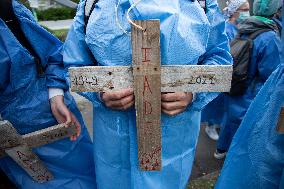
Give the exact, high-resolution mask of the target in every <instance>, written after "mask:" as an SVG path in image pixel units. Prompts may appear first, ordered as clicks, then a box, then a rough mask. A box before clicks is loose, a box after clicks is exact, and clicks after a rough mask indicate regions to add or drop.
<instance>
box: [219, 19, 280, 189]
mask: <svg viewBox="0 0 284 189" xmlns="http://www.w3.org/2000/svg"><path fill="white" fill-rule="evenodd" d="M282 23H283V21H282ZM283 48H284V37H282V42H281V49H282V51H281V64H280V65H279V66H278V68H277V69H276V70H275V71H274V72H273V73H272V74H271V76H270V77H269V78H268V80H267V81H266V83H265V84H264V86H263V87H262V88H261V90H260V92H259V93H258V95H257V96H256V98H255V100H254V101H253V102H252V104H251V106H250V107H249V109H248V111H247V114H246V115H245V117H244V120H243V122H242V124H241V125H240V128H239V129H238V131H237V133H236V135H235V137H234V139H233V142H232V145H231V147H230V150H229V153H228V155H227V158H226V161H225V163H224V166H223V169H222V172H221V175H220V177H219V179H218V181H217V184H216V187H215V188H216V189H237V188H246V189H255V188H259V189H283V188H284V158H283V157H284V134H283V133H282V134H281V133H278V131H277V129H276V127H277V125H278V121H279V119H280V118H281V117H280V111H281V108H283V107H284V95H283V94H284V51H283ZM282 126H283V122H282Z"/></svg>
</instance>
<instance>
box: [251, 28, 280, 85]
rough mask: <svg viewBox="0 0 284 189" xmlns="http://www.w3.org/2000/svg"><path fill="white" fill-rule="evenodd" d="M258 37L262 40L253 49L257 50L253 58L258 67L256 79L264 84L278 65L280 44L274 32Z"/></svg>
mask: <svg viewBox="0 0 284 189" xmlns="http://www.w3.org/2000/svg"><path fill="white" fill-rule="evenodd" d="M259 37H260V38H262V39H260V40H261V42H260V43H259V44H258V47H256V48H255V49H259V50H258V51H257V52H256V53H254V54H255V55H254V56H253V57H254V58H255V61H254V62H257V65H258V77H259V78H260V79H261V81H264V82H265V81H266V80H267V79H268V77H269V76H270V75H271V73H272V72H273V71H274V70H275V69H276V67H277V66H278V65H279V63H280V55H281V48H280V45H281V44H280V38H279V37H278V36H277V34H276V33H275V32H267V33H264V34H262V35H261V36H259Z"/></svg>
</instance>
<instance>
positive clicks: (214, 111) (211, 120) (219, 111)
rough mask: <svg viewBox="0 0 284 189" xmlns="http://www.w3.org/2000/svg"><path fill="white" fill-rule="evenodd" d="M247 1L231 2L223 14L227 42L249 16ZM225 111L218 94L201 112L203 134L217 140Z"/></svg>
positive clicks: (221, 95)
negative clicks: (218, 129)
mask: <svg viewBox="0 0 284 189" xmlns="http://www.w3.org/2000/svg"><path fill="white" fill-rule="evenodd" d="M249 9H250V6H249V3H248V1H247V0H231V1H230V2H229V4H228V6H227V7H226V8H224V10H223V14H224V16H225V18H226V29H225V30H226V34H227V36H228V39H229V42H231V41H232V40H233V39H234V38H235V37H236V35H237V33H238V29H237V24H238V23H239V22H241V21H243V20H245V19H246V18H248V17H249V16H250V13H249ZM225 116H226V111H225V107H224V94H220V95H219V96H218V97H217V98H216V99H214V100H213V101H211V102H210V103H209V104H208V105H207V106H206V107H205V108H204V110H203V111H202V116H201V122H203V123H204V124H205V132H206V134H207V135H208V136H209V138H211V139H212V140H218V138H219V135H218V132H217V128H220V126H222V123H223V120H224V119H225V118H224V117H225Z"/></svg>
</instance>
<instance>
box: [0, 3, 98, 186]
mask: <svg viewBox="0 0 284 189" xmlns="http://www.w3.org/2000/svg"><path fill="white" fill-rule="evenodd" d="M62 61H63V56H62V43H61V42H60V41H59V40H58V39H56V38H55V37H54V36H53V35H51V34H50V33H49V32H47V31H46V30H44V29H43V28H42V27H41V26H39V25H38V23H36V21H35V20H34V18H33V16H32V14H31V12H30V11H29V10H28V9H26V8H25V7H24V5H22V4H20V3H19V2H17V1H15V0H0V114H1V116H2V118H3V119H4V120H8V121H10V122H11V123H12V124H13V126H14V127H15V128H16V130H17V131H18V133H19V134H21V135H24V134H27V133H30V132H34V131H37V130H40V129H44V128H47V127H50V126H53V125H56V124H58V123H63V122H65V123H66V124H67V125H70V124H75V125H76V126H77V128H78V134H77V135H76V136H72V137H71V139H72V141H71V140H70V139H64V140H61V141H58V142H55V143H52V144H48V145H45V146H42V147H38V148H34V149H33V151H34V152H35V153H36V154H37V155H38V156H39V158H40V159H41V160H42V161H43V163H44V164H45V165H46V166H47V168H48V169H49V170H50V172H51V173H52V174H53V175H54V180H51V181H49V182H46V183H44V184H39V183H37V182H35V181H34V180H33V179H32V178H31V177H30V176H29V175H28V174H27V173H26V172H25V171H24V170H23V169H22V168H21V167H20V166H19V165H18V164H16V163H15V162H14V161H13V160H12V159H11V158H10V157H5V158H2V159H0V168H1V169H2V170H3V171H4V172H5V174H6V175H7V176H8V177H9V178H10V180H11V181H13V182H14V183H15V185H16V186H17V187H18V188H22V189H51V188H52V189H59V188H60V189H89V188H93V189H94V188H96V180H95V166H94V161H93V153H92V152H93V146H92V142H91V139H90V137H89V134H88V132H87V129H86V127H85V125H84V122H83V118H82V116H81V114H80V111H79V110H78V108H77V107H76V103H75V101H74V99H73V97H72V96H71V95H70V93H69V92H68V85H67V84H66V80H65V77H64V67H63V63H62ZM63 96H64V97H63ZM80 126H81V135H79V134H80ZM75 139H77V140H76V141H74V140H75Z"/></svg>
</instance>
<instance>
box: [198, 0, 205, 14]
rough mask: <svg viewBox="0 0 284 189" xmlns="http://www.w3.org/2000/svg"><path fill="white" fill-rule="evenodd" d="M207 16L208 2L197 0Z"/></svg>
mask: <svg viewBox="0 0 284 189" xmlns="http://www.w3.org/2000/svg"><path fill="white" fill-rule="evenodd" d="M197 1H198V3H199V4H200V6H201V8H203V10H204V12H205V14H206V13H207V0H197Z"/></svg>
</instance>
